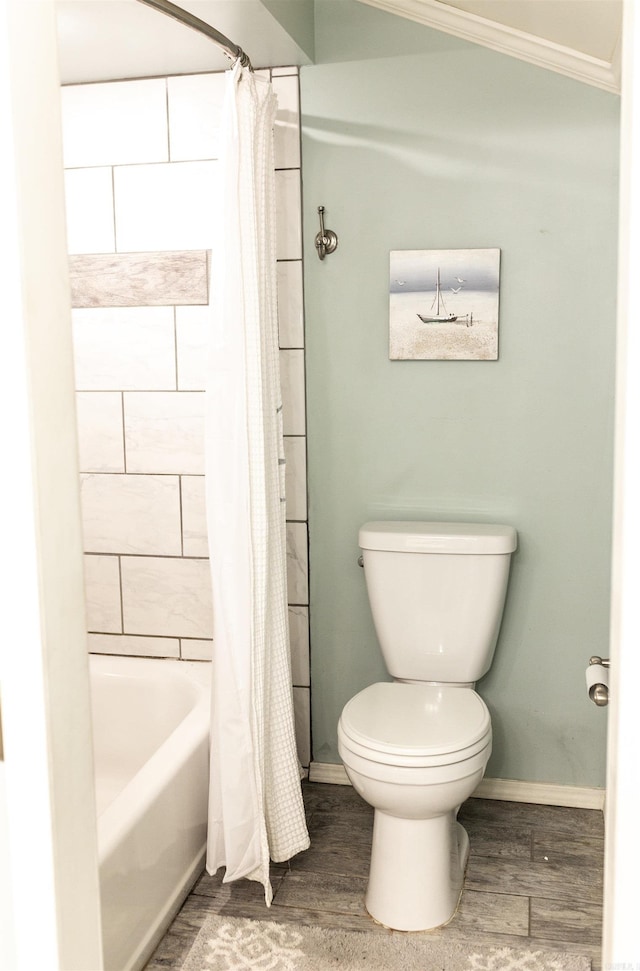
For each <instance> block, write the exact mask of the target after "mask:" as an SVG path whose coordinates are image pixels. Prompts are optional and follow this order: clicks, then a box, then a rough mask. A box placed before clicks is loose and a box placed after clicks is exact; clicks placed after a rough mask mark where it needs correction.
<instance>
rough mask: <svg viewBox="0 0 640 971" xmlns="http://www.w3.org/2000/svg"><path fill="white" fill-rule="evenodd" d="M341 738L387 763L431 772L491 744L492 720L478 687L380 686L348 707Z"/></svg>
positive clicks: (354, 749)
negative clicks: (431, 769)
mask: <svg viewBox="0 0 640 971" xmlns="http://www.w3.org/2000/svg"><path fill="white" fill-rule="evenodd" d="M338 731H339V736H340V738H341V742H342V744H343V745H346V747H347V748H348V749H349V751H350V752H352V753H353V754H354V755H357V756H359V757H361V758H364V759H368V760H370V761H373V762H377V763H380V764H382V765H394V766H406V767H409V768H429V767H430V766H434V767H435V766H445V765H453V764H455V763H457V762H462V761H465V760H467V759H470V758H472V757H473V756H474V755H476V754H477V753H479V752H482V751H483V750H484V749H486V747H487V745H490V743H491V717H490V715H489V710H488V708H487V706H486V705H485V703H484V701H483V700H482V698H481V697H480V695H478V694H476V692H475V691H474V690H473V689H472V688H460V687H452V686H450V685H433V684H406V683H400V682H379V683H377V684H372V685H370V686H369V687H368V688H365V689H364V690H363V691H360V692H359V693H358V694H357V695H355V696H354V697H353V698H352V699H351V701H349V702H347V704H346V705H345V707H344V709H343V712H342V716H341V718H340V724H339V726H338Z"/></svg>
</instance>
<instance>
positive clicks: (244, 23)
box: [56, 0, 622, 91]
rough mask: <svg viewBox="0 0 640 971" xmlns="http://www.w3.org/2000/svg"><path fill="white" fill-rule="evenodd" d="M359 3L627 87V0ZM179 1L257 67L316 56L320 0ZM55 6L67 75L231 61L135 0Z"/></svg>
mask: <svg viewBox="0 0 640 971" xmlns="http://www.w3.org/2000/svg"><path fill="white" fill-rule="evenodd" d="M360 2H361V3H366V4H369V5H370V6H373V7H377V8H378V9H381V10H384V11H386V12H388V13H391V14H395V15H398V16H401V17H404V18H408V19H410V20H413V21H415V22H417V23H421V24H424V25H426V26H428V27H431V28H434V29H436V30H441V31H444V32H446V33H449V34H453V35H454V36H457V37H461V38H464V39H465V40H469V41H472V42H473V43H477V44H481V45H483V46H485V47H489V48H491V49H493V50H497V51H500V52H501V53H504V54H508V55H510V56H513V57H518V58H520V59H523V60H526V61H529V62H530V63H534V64H537V65H539V66H540V67H544V68H547V69H549V70H552V71H557V72H559V73H561V74H565V75H568V76H570V77H574V78H576V79H577V80H580V81H583V82H585V83H587V84H593V85H596V86H597V87H601V88H604V89H605V90H609V91H619V51H620V39H621V31H622V0H360ZM178 3H179V4H180V6H182V7H183V8H184V9H185V10H188V11H190V12H191V13H193V14H195V15H196V16H198V17H199V18H200V19H201V20H204V21H206V22H207V23H209V24H211V25H213V26H215V27H216V29H217V30H219V31H221V32H222V33H223V34H226V35H227V36H228V37H229V38H230V39H231V40H232V41H233V42H234V43H236V44H239V45H240V46H241V47H242V48H243V49H244V50H246V51H247V53H249V55H250V56H251V59H252V61H253V63H254V65H256V66H260V67H267V66H276V65H284V64H309V63H311V62H312V57H311V56H310V55H312V53H313V51H312V43H311V44H309V43H305V42H304V37H303V34H302V33H301V32H300V31H296V30H295V29H293V30H292V24H293V25H294V26H295V24H296V22H299V21H300V14H301V11H302V12H303V16H306V19H307V36H308V34H309V32H312V29H313V0H284V2H282V0H280V2H279V3H275V2H273V0H271V2H270V0H178ZM56 9H57V13H58V36H59V58H60V67H61V76H62V81H63V83H77V82H86V81H99V80H115V79H117V78H127V77H149V76H153V75H166V74H186V73H196V72H198V71H219V70H225V69H226V68H227V67H228V66H229V61H228V60H227V58H226V57H225V55H224V54H222V52H220V51H219V50H218V49H217V48H216V47H215V45H214V44H212V43H211V41H210V40H208V39H207V38H205V37H203V36H201V35H199V34H198V33H196V32H195V31H193V30H191V29H190V28H188V27H185V26H183V25H181V24H177V23H176V22H175V21H174V20H172V19H170V18H169V17H166V16H164V15H163V14H161V13H158V12H157V11H155V10H151V9H149V8H148V7H145V6H144V5H143V4H141V3H138V2H137V0H57V2H56ZM292 14H293V15H294V16H291V15H292ZM296 18H297V20H296ZM284 25H286V27H285V26H284ZM301 38H302V39H301Z"/></svg>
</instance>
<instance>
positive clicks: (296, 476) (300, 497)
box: [284, 437, 307, 520]
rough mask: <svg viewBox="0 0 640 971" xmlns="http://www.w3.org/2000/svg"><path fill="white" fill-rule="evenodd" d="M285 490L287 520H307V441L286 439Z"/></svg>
mask: <svg viewBox="0 0 640 971" xmlns="http://www.w3.org/2000/svg"><path fill="white" fill-rule="evenodd" d="M284 457H285V460H286V463H287V464H286V466H285V470H286V473H285V474H286V479H285V490H286V497H287V519H299V520H300V519H306V518H307V450H306V439H304V438H290V437H289V438H285V440H284Z"/></svg>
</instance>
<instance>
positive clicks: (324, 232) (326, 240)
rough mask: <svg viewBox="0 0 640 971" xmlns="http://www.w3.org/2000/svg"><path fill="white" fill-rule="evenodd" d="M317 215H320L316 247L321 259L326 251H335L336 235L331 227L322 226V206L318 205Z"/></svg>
mask: <svg viewBox="0 0 640 971" xmlns="http://www.w3.org/2000/svg"><path fill="white" fill-rule="evenodd" d="M318 216H319V217H320V232H319V233H316V249H317V251H318V256H319V257H320V259H321V260H323V259H324V258H325V256H326V255H327V253H333V252H335V249H336V247H337V245H338V237H337V236H336V234H335V233H334V232H333V230H331V229H325V228H324V206H318Z"/></svg>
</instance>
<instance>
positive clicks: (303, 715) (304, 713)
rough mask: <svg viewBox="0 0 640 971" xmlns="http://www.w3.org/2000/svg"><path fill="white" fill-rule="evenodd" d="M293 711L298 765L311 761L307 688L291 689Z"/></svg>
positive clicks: (309, 707)
mask: <svg viewBox="0 0 640 971" xmlns="http://www.w3.org/2000/svg"><path fill="white" fill-rule="evenodd" d="M293 713H294V718H295V726H296V747H297V749H298V758H299V760H300V765H302V766H304V768H307V767H308V765H309V763H310V762H311V692H310V690H309V688H294V689H293Z"/></svg>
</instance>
